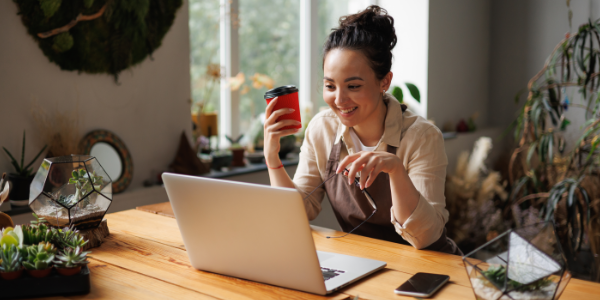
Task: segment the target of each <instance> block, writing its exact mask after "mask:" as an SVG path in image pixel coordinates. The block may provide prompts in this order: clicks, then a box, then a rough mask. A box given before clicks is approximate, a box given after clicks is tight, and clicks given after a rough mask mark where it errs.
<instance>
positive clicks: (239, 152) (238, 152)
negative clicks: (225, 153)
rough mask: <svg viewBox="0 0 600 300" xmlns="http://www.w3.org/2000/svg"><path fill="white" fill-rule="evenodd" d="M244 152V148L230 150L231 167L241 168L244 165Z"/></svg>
mask: <svg viewBox="0 0 600 300" xmlns="http://www.w3.org/2000/svg"><path fill="white" fill-rule="evenodd" d="M244 151H246V150H245V149H244V148H239V149H231V153H232V154H233V160H232V161H231V165H232V166H233V167H243V166H245V165H246V163H245V162H244Z"/></svg>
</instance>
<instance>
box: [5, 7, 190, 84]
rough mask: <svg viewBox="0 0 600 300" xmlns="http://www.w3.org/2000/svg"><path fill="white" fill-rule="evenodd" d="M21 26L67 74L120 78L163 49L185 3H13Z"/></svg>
mask: <svg viewBox="0 0 600 300" xmlns="http://www.w3.org/2000/svg"><path fill="white" fill-rule="evenodd" d="M13 1H14V2H15V3H16V4H17V6H18V7H19V13H18V14H20V15H21V20H22V21H23V24H24V25H25V26H26V27H27V31H28V32H29V34H31V35H32V36H33V38H34V39H35V40H36V41H37V43H38V45H39V47H40V49H42V51H43V52H44V55H46V56H47V57H48V58H49V59H50V61H51V62H54V63H56V64H57V65H59V66H60V68H61V69H63V70H68V71H79V72H86V73H92V74H95V73H108V74H112V75H113V76H114V77H115V81H117V80H118V76H119V73H120V72H121V71H123V70H125V69H127V68H129V67H131V66H133V65H135V64H138V63H140V62H142V61H143V60H144V59H145V58H146V56H148V55H150V57H152V53H153V52H154V50H156V49H157V48H158V47H159V46H160V45H161V41H162V39H163V37H164V36H165V34H166V33H167V31H169V28H170V27H171V25H172V24H173V20H174V19H175V12H176V11H177V9H178V8H179V7H180V6H181V5H182V2H183V1H182V0H65V1H63V0H38V1H35V0H13Z"/></svg>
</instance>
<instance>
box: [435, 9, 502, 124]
mask: <svg viewBox="0 0 600 300" xmlns="http://www.w3.org/2000/svg"><path fill="white" fill-rule="evenodd" d="M490 3H491V1H490V0H453V1H445V0H430V1H429V56H428V57H429V65H428V91H429V96H428V105H427V111H428V112H427V118H429V119H433V120H434V121H435V123H436V125H438V126H439V127H440V128H442V127H443V126H444V124H445V123H447V122H450V123H452V124H453V125H454V126H455V125H456V124H457V123H458V121H459V119H461V118H464V119H467V118H469V117H470V116H471V115H472V114H473V113H475V112H478V113H479V118H478V119H477V122H476V123H477V125H478V126H479V127H480V128H482V127H487V126H488V120H487V118H486V116H487V114H488V97H489V94H488V93H489V89H488V76H489V75H488V74H489V64H488V61H489V49H490V29H489V27H490Z"/></svg>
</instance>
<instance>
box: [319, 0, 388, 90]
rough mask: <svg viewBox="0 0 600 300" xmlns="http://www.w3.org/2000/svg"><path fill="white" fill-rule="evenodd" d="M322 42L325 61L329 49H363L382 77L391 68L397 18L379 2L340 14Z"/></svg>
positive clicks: (378, 74) (376, 73) (381, 77)
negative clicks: (358, 10)
mask: <svg viewBox="0 0 600 300" xmlns="http://www.w3.org/2000/svg"><path fill="white" fill-rule="evenodd" d="M339 22H340V26H339V27H338V28H333V29H332V32H331V33H330V34H329V37H328V38H327V41H326V42H325V44H324V45H323V64H324V63H325V57H326V56H327V53H329V51H330V50H332V49H336V48H341V49H350V50H355V51H361V52H362V53H363V54H364V55H365V56H366V57H367V59H368V60H369V64H370V66H371V68H372V69H373V71H374V72H375V75H376V76H377V78H378V79H379V80H381V79H383V77H385V75H387V74H388V73H389V72H390V70H391V68H392V57H393V56H392V49H394V47H395V46H396V43H397V41H398V39H397V37H396V30H395V29H394V18H392V16H390V15H388V13H387V11H386V10H385V9H383V8H381V7H379V6H377V5H371V6H369V7H367V8H366V9H365V10H363V11H361V12H359V13H356V14H353V15H347V16H343V17H341V18H340V21H339Z"/></svg>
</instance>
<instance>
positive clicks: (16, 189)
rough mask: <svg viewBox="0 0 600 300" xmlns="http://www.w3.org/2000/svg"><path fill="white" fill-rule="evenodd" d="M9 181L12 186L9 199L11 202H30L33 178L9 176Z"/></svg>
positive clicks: (11, 174) (17, 175) (16, 175)
mask: <svg viewBox="0 0 600 300" xmlns="http://www.w3.org/2000/svg"><path fill="white" fill-rule="evenodd" d="M8 180H10V182H11V184H12V188H11V189H10V193H9V194H8V198H9V199H10V200H27V201H29V186H30V185H31V182H32V181H33V175H32V176H21V175H19V174H14V173H10V174H8Z"/></svg>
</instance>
